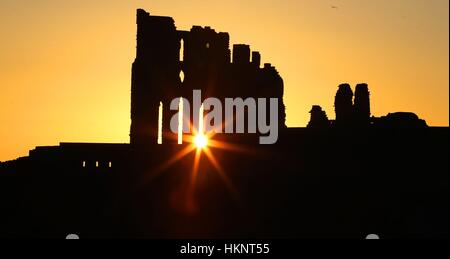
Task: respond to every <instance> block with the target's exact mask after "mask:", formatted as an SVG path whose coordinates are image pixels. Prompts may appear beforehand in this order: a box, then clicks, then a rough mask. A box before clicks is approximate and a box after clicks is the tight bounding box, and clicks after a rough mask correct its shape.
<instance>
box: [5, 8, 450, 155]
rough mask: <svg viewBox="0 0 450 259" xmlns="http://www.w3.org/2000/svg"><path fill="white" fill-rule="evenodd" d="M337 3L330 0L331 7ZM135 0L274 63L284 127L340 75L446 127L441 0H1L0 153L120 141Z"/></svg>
mask: <svg viewBox="0 0 450 259" xmlns="http://www.w3.org/2000/svg"><path fill="white" fill-rule="evenodd" d="M331 6H337V7H338V8H331ZM137 8H143V9H145V10H147V11H149V12H150V13H151V14H152V15H161V16H171V17H173V18H174V20H175V23H176V26H177V29H179V30H189V29H190V28H191V27H192V26H193V25H201V26H211V27H212V28H213V29H215V30H216V31H223V32H228V33H229V34H230V47H231V46H232V44H235V43H243V44H249V45H250V46H251V48H252V50H257V51H260V53H261V55H262V63H266V62H268V63H271V64H272V65H274V66H275V67H276V68H277V70H278V71H279V72H280V75H281V76H282V77H283V80H284V86H285V95H284V96H285V104H286V113H287V124H288V126H291V127H293V126H301V127H304V126H306V124H307V122H308V120H309V113H308V112H309V110H310V108H311V106H312V105H315V104H318V105H321V106H322V108H323V109H324V110H325V111H326V112H327V115H328V117H329V118H334V109H333V101H334V94H335V92H336V90H337V86H338V85H339V84H340V83H343V82H348V83H350V84H351V85H352V86H354V85H356V83H361V82H366V83H368V85H369V89H370V92H371V103H372V113H373V115H375V116H383V115H386V114H387V113H388V112H396V111H411V112H415V113H417V114H418V116H419V117H420V118H423V119H425V120H426V121H427V123H428V124H429V125H432V126H448V125H449V113H448V108H449V107H448V104H449V102H448V96H449V88H448V84H449V79H448V78H449V77H448V68H449V66H448V62H449V59H448V56H449V55H448V54H449V53H448V46H449V42H448V36H449V34H448V29H449V28H448V20H449V15H448V9H449V2H448V1H447V0H433V1H425V0H398V1H389V0H373V1H369V0H364V1H361V0H322V1H316V0H303V1H300V0H299V1H276V2H274V1H268V0H262V1H256V0H251V1H246V2H245V3H244V2H242V1H237V0H231V1H227V2H221V1H201V0H193V1H191V2H189V4H187V3H186V2H185V1H179V0H175V1H158V0H155V1H136V0H132V1H127V2H126V3H124V1H118V0H113V1H106V0H98V1H64V2H61V1H54V0H44V1H39V2H30V1H23V0H19V1H12V0H11V1H2V2H1V3H0V34H1V35H2V41H1V42H0V71H1V72H0V85H1V87H2V94H1V95H0V111H1V112H0V124H1V127H0V141H1V142H2V145H1V147H0V161H5V160H10V159H15V158H17V157H19V156H24V155H27V153H28V151H29V150H31V149H33V148H34V147H35V146H42V145H56V144H58V143H59V142H63V141H65V142H116V143H128V142H129V126H130V115H129V114H130V92H129V91H130V87H131V63H132V62H133V60H134V57H135V47H136V42H135V40H136V23H135V14H136V9H137Z"/></svg>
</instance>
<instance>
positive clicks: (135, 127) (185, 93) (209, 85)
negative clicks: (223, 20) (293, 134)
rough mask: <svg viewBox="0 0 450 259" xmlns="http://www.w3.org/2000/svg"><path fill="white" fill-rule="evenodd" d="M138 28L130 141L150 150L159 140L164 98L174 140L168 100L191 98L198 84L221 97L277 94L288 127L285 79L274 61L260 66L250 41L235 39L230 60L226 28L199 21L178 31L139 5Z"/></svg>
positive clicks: (166, 130)
mask: <svg viewBox="0 0 450 259" xmlns="http://www.w3.org/2000/svg"><path fill="white" fill-rule="evenodd" d="M137 28H138V29H137V50H136V59H135V61H134V63H133V69H132V71H133V73H132V87H131V93H132V96H131V129H130V143H131V145H132V146H134V147H137V146H142V147H143V149H145V150H148V148H149V147H150V146H152V145H155V144H156V143H157V141H156V140H157V129H158V108H159V106H160V103H161V104H162V107H163V119H162V123H163V127H162V128H163V138H164V142H165V143H166V142H167V141H169V142H176V133H173V132H171V131H170V118H171V115H173V114H174V112H173V111H171V110H170V109H169V105H170V102H171V100H172V99H174V98H176V97H183V98H186V99H188V100H189V102H190V103H193V100H192V90H194V89H198V90H201V91H202V97H203V98H207V97H215V98H218V99H221V100H222V101H223V99H224V98H226V97H240V98H243V99H246V98H247V97H255V98H259V97H262V98H278V99H279V109H278V114H279V127H280V128H284V127H285V117H286V115H285V108H284V104H283V80H282V78H281V77H280V76H279V74H278V72H277V70H276V69H275V68H274V67H273V66H271V65H270V64H264V67H263V68H261V67H260V61H261V56H260V54H259V52H252V53H250V46H249V45H244V44H236V45H234V46H233V55H232V60H230V49H229V35H228V33H224V32H216V31H215V30H213V29H211V28H210V27H204V28H203V27H200V26H193V27H192V29H191V30H190V31H179V30H177V29H176V27H175V24H174V21H173V19H172V18H171V17H160V16H153V15H150V14H149V13H147V12H145V11H144V10H141V9H139V10H138V11H137ZM181 42H182V43H183V44H181ZM181 48H182V49H181ZM180 50H181V51H180ZM180 53H182V54H180ZM250 54H251V55H252V60H250ZM180 74H182V75H183V80H181V78H180ZM202 101H203V100H202ZM267 111H269V107H267ZM194 112H196V111H194ZM197 112H198V111H197ZM267 114H268V113H267ZM191 124H192V122H191Z"/></svg>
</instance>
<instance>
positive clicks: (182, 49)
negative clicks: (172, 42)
mask: <svg viewBox="0 0 450 259" xmlns="http://www.w3.org/2000/svg"><path fill="white" fill-rule="evenodd" d="M183 60H184V40H183V39H181V41H180V62H183Z"/></svg>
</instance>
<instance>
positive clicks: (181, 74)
mask: <svg viewBox="0 0 450 259" xmlns="http://www.w3.org/2000/svg"><path fill="white" fill-rule="evenodd" d="M180 81H181V83H183V82H184V72H183V70H180Z"/></svg>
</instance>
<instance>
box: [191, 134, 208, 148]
mask: <svg viewBox="0 0 450 259" xmlns="http://www.w3.org/2000/svg"><path fill="white" fill-rule="evenodd" d="M194 144H195V146H196V147H197V148H198V149H203V148H205V147H206V146H207V145H208V138H207V137H206V136H205V135H203V134H198V135H197V136H195V139H194Z"/></svg>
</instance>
